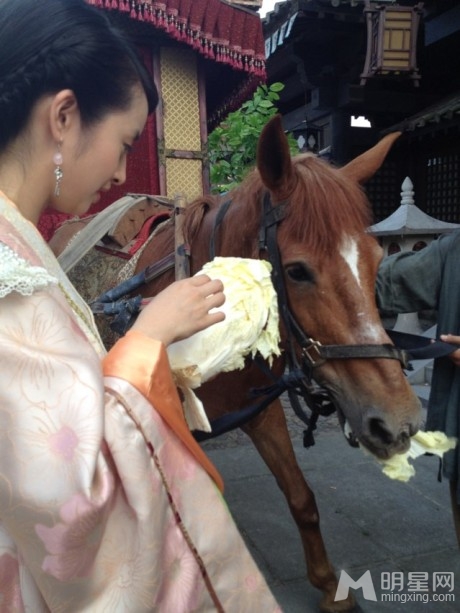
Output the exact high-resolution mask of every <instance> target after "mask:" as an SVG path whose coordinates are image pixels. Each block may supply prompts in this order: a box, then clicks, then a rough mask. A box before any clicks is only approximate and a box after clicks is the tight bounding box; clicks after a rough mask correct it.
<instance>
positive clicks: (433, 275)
mask: <svg viewBox="0 0 460 613" xmlns="http://www.w3.org/2000/svg"><path fill="white" fill-rule="evenodd" d="M451 242H452V239H451V236H450V235H446V236H442V237H440V238H439V239H438V240H435V241H433V242H432V243H430V245H428V246H427V247H425V249H422V250H420V251H403V252H400V253H397V254H395V255H391V256H388V257H385V258H383V260H382V262H381V263H380V266H379V269H378V273H377V281H376V300H377V307H378V309H379V311H380V312H381V314H382V315H397V314H399V313H412V312H416V311H422V310H428V309H429V310H436V309H437V308H438V299H439V291H440V287H441V283H442V267H443V258H444V254H445V252H446V250H448V249H449V248H450V245H451Z"/></svg>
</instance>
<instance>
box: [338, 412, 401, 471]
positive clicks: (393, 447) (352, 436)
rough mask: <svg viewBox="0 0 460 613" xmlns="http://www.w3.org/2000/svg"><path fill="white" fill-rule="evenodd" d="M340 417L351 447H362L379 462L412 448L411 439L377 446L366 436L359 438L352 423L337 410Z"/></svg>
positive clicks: (343, 430)
mask: <svg viewBox="0 0 460 613" xmlns="http://www.w3.org/2000/svg"><path fill="white" fill-rule="evenodd" d="M337 415H338V417H339V423H340V426H341V428H342V432H343V434H344V436H345V439H346V440H347V442H348V444H349V445H350V446H351V447H360V448H361V449H363V450H365V451H366V452H368V453H370V454H371V455H373V456H375V457H376V458H377V459H379V460H388V459H389V458H391V457H393V456H394V455H396V454H399V453H405V452H406V451H408V450H409V447H410V438H409V437H403V438H401V439H400V440H398V441H394V442H392V443H391V444H387V445H385V444H383V443H381V444H378V445H377V444H376V443H375V442H374V441H372V440H369V439H368V438H367V437H365V436H358V435H356V433H355V432H354V431H353V429H352V427H351V425H350V422H349V421H348V419H347V418H346V417H345V416H344V415H343V413H342V412H341V411H340V410H337Z"/></svg>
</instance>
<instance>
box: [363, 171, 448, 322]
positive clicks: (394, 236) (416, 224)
mask: <svg viewBox="0 0 460 613" xmlns="http://www.w3.org/2000/svg"><path fill="white" fill-rule="evenodd" d="M413 187H414V186H413V184H412V181H411V180H410V179H409V177H406V178H405V179H404V181H403V183H402V185H401V205H400V206H399V207H398V208H397V209H396V211H394V212H393V213H392V214H391V215H390V216H389V217H387V218H386V219H384V220H382V221H380V222H379V223H376V224H374V225H373V226H371V227H370V228H369V231H370V232H371V233H372V234H373V235H374V236H376V237H378V238H379V242H380V244H381V245H382V247H383V250H384V255H385V256H388V255H392V254H393V253H397V252H399V251H410V250H412V251H419V250H420V249H423V248H424V247H426V246H427V245H428V244H429V243H430V242H431V241H432V240H434V239H435V238H436V237H438V236H439V235H440V234H445V233H447V232H453V231H454V230H456V229H458V228H460V224H455V223H448V222H444V221H441V220H439V219H435V218H434V217H430V215H427V214H426V213H424V212H423V211H422V210H420V209H419V208H418V207H417V206H416V205H415V202H414V189H413ZM394 330H399V331H402V332H408V333H411V334H420V333H421V331H422V330H421V326H420V322H419V319H418V314H417V313H404V314H400V315H398V318H397V320H396V323H395V325H394Z"/></svg>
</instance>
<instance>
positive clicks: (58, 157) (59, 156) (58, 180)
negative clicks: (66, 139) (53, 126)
mask: <svg viewBox="0 0 460 613" xmlns="http://www.w3.org/2000/svg"><path fill="white" fill-rule="evenodd" d="M57 148H58V150H57V151H56V153H55V154H54V155H53V162H54V164H55V166H56V168H55V169H54V176H55V177H56V185H55V186H54V195H55V196H57V197H59V194H60V193H61V180H62V177H63V176H64V173H63V172H62V168H61V164H62V153H61V143H58V146H57Z"/></svg>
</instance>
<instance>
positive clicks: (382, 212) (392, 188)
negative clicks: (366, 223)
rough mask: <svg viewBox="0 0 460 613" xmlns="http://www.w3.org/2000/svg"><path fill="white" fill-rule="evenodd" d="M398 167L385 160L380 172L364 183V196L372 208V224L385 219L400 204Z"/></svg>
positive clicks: (396, 164) (395, 163)
mask: <svg viewBox="0 0 460 613" xmlns="http://www.w3.org/2000/svg"><path fill="white" fill-rule="evenodd" d="M400 192H401V172H400V165H399V164H398V163H397V162H396V161H393V160H389V159H387V160H386V161H385V163H384V165H383V166H382V167H381V168H380V170H379V171H378V172H377V173H376V174H375V175H374V176H373V177H372V179H371V180H370V181H369V182H368V183H366V194H367V197H368V198H369V201H370V203H371V206H372V211H373V217H374V219H373V223H377V222H379V221H382V219H386V218H387V217H388V216H389V215H391V213H393V212H394V211H395V210H396V209H397V208H398V207H399V205H400V204H401V202H400V201H401V195H400Z"/></svg>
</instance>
